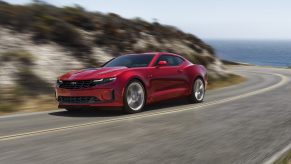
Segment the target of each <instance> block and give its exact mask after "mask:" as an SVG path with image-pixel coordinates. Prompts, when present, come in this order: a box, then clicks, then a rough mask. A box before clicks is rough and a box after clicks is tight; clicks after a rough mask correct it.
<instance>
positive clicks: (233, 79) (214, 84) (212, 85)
mask: <svg viewBox="0 0 291 164" xmlns="http://www.w3.org/2000/svg"><path fill="white" fill-rule="evenodd" d="M244 81H246V78H244V77H242V76H239V75H235V74H231V75H230V76H229V77H227V78H222V79H215V80H214V79H212V80H211V79H210V80H209V84H208V88H207V89H208V90H213V89H218V88H223V87H227V86H231V85H235V84H239V83H242V82H244Z"/></svg>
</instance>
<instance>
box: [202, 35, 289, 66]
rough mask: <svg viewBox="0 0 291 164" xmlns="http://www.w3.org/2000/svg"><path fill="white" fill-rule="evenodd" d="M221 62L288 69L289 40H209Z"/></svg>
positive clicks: (207, 41)
mask: <svg viewBox="0 0 291 164" xmlns="http://www.w3.org/2000/svg"><path fill="white" fill-rule="evenodd" d="M205 41H206V43H208V44H209V45H211V46H212V47H213V48H214V50H215V52H216V55H217V56H218V57H219V58H220V59H222V60H228V61H233V62H241V63H248V64H253V65H258V66H273V67H290V66H291V40H289V39H282V40H276V39H274V40H260V39H256V40H255V39H253V40H252V39H209V40H205Z"/></svg>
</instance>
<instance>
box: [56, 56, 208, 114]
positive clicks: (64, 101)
mask: <svg viewBox="0 0 291 164" xmlns="http://www.w3.org/2000/svg"><path fill="white" fill-rule="evenodd" d="M206 86H207V73H206V69H205V68H204V67H203V66H201V65H196V64H192V63H191V62H189V61H188V60H187V59H185V58H183V57H181V56H179V55H176V54H172V53H164V52H157V53H142V54H129V55H122V56H119V57H117V58H114V59H112V60H110V61H108V62H107V63H105V64H104V65H103V66H102V67H101V68H90V69H84V70H79V71H71V72H69V73H66V74H64V75H62V76H61V77H59V78H58V80H57V83H56V87H55V91H56V99H57V101H58V102H59V108H65V109H67V110H68V111H75V110H78V109H82V108H86V107H123V109H124V111H125V112H127V113H137V112H140V111H142V109H143V107H144V105H145V104H151V103H155V102H159V101H162V100H168V99H174V98H179V97H188V98H189V100H190V102H191V103H200V102H202V101H203V99H204V95H205V89H206Z"/></svg>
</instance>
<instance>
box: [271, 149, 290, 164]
mask: <svg viewBox="0 0 291 164" xmlns="http://www.w3.org/2000/svg"><path fill="white" fill-rule="evenodd" d="M274 164H291V150H290V151H289V152H287V153H286V154H284V155H283V156H282V157H281V158H279V159H278V160H277V161H276V162H275V163H274Z"/></svg>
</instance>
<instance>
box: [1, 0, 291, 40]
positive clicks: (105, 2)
mask: <svg viewBox="0 0 291 164" xmlns="http://www.w3.org/2000/svg"><path fill="white" fill-rule="evenodd" d="M6 2H9V3H13V4H24V3H29V2H31V1H30V0H6ZM45 2H47V3H50V4H53V5H56V6H71V5H74V4H78V5H80V6H82V7H84V8H85V9H86V10H89V11H100V12H103V13H108V12H113V13H116V14H118V15H121V16H123V17H126V18H135V17H140V18H143V19H145V20H147V21H151V22H152V21H153V20H158V22H159V23H161V24H167V25H173V26H176V27H178V28H180V29H182V30H183V31H185V32H189V33H192V34H194V35H196V36H198V37H200V38H202V39H246V40H247V39H258V40H266V39H268V40H291V0H79V1H77V0H45Z"/></svg>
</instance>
